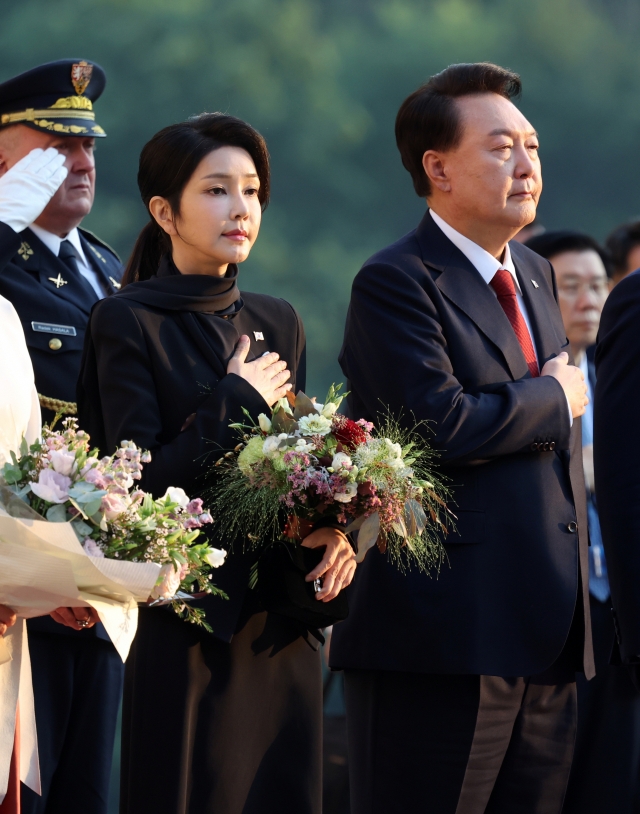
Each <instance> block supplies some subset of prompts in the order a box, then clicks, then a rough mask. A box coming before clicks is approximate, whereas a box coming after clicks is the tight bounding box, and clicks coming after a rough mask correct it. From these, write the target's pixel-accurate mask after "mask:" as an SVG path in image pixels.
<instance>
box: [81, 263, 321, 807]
mask: <svg viewBox="0 0 640 814" xmlns="http://www.w3.org/2000/svg"><path fill="white" fill-rule="evenodd" d="M237 273H238V272H237V268H236V267H235V266H230V267H229V271H228V272H227V276H226V277H224V278H212V277H207V276H200V275H181V274H179V272H177V270H176V269H175V266H174V265H173V263H172V262H171V261H170V260H169V259H166V258H165V260H163V262H162V264H161V266H160V269H159V271H158V275H157V276H156V277H153V278H152V279H151V280H148V281H146V282H142V283H134V284H132V285H130V286H127V287H126V288H124V289H123V290H122V291H121V292H120V293H119V294H116V295H115V296H114V297H111V298H110V299H108V300H103V301H101V302H99V303H98V304H97V305H96V306H95V308H94V310H93V313H92V316H91V321H90V325H89V330H88V331H87V341H86V345H85V353H84V358H83V364H82V371H81V375H80V381H79V385H78V403H79V414H80V422H81V425H82V427H83V428H84V429H86V430H87V431H88V432H89V433H90V434H91V440H92V444H95V445H97V446H99V447H100V449H101V450H102V451H104V452H110V451H112V450H113V449H114V448H115V446H116V445H117V443H118V442H119V441H120V440H121V439H125V438H126V439H131V440H133V441H135V443H136V444H138V445H139V446H141V447H144V448H148V449H150V450H151V452H152V461H151V463H150V464H148V465H147V466H146V467H145V469H144V473H143V480H142V483H141V487H142V488H143V489H146V490H148V491H150V492H152V493H153V494H154V495H155V496H160V495H162V494H164V492H165V490H166V488H167V487H168V486H178V487H182V488H183V489H184V490H185V491H186V492H187V494H188V495H189V496H190V497H197V496H199V495H200V494H201V493H202V491H203V489H204V487H205V480H204V473H205V472H206V470H207V468H208V467H210V466H211V465H212V464H213V462H214V461H215V460H216V459H217V457H219V454H220V452H219V450H220V449H221V448H222V449H229V448H230V447H232V446H234V445H235V443H236V440H237V439H236V438H235V436H234V433H233V431H231V430H229V427H228V425H229V423H231V422H233V421H238V420H241V419H242V417H243V416H242V408H243V407H245V408H246V409H248V410H249V411H250V412H251V413H252V415H253V416H254V417H257V415H258V413H260V412H267V410H268V407H267V404H266V403H265V401H264V400H263V398H262V396H261V395H260V394H259V393H258V392H257V391H256V390H255V389H254V388H253V387H252V386H251V385H249V384H248V383H247V382H246V381H245V380H244V379H242V378H240V377H239V376H236V375H234V374H227V373H226V367H227V363H228V361H229V359H230V357H231V356H232V354H233V351H234V348H235V345H236V343H237V341H238V338H239V337H240V336H241V335H242V334H247V335H248V336H249V337H250V338H251V351H250V354H249V356H248V360H249V361H251V359H253V358H257V357H258V356H261V355H262V354H263V353H264V352H265V351H267V350H269V351H276V352H277V353H279V354H280V357H281V358H282V359H284V360H286V362H287V365H288V368H289V370H291V371H292V382H293V385H294V389H295V390H298V389H302V388H304V377H305V370H304V364H305V339H304V330H303V327H302V323H301V321H300V318H299V317H298V315H297V314H296V312H295V311H294V310H293V308H292V307H291V306H290V305H289V304H288V303H287V302H285V301H284V300H280V299H276V298H274V297H269V296H266V295H262V294H248V293H244V292H243V293H242V294H240V292H239V290H238V288H237V284H236V283H237ZM213 542H214V544H215V545H217V546H218V547H225V548H229V541H224V540H215V541H213ZM238 548H239V547H238ZM254 556H255V555H254ZM250 564H251V555H250V554H249V553H243V552H242V550H232V551H231V552H230V554H229V556H228V557H227V561H226V562H225V564H224V566H223V567H222V568H220V569H219V570H217V571H215V572H214V580H215V582H216V584H217V585H219V586H220V587H221V588H223V589H224V590H225V591H226V592H227V593H228V595H229V600H228V601H225V600H221V599H218V598H215V597H206V598H205V599H203V600H200V605H201V607H203V608H204V610H205V612H206V615H207V619H208V621H209V623H210V624H211V626H212V627H213V629H214V635H211V634H209V633H207V632H205V631H203V629H202V628H197V627H195V626H194V625H190V624H188V623H186V622H183V621H181V620H180V619H178V618H177V617H176V616H175V614H173V612H172V611H170V610H167V609H161V608H149V609H142V610H141V612H140V619H139V627H138V634H137V636H136V639H135V642H134V645H133V648H132V651H131V654H130V656H129V659H128V661H127V665H126V676H125V698H124V707H123V741H122V782H121V807H120V811H121V814H144V812H151V811H153V812H154V814H272V813H273V814H275V813H276V812H277V813H278V814H287V812H290V814H319V812H320V811H321V727H322V699H321V695H322V692H321V674H320V661H319V653H318V652H317V650H316V649H314V647H313V646H312V645H311V644H310V643H309V641H308V640H307V639H306V638H305V637H304V636H301V635H300V634H299V632H298V630H296V629H294V628H292V627H291V625H290V623H289V622H288V621H287V620H285V619H284V618H283V617H277V616H274V615H272V614H267V613H265V612H263V611H262V610H261V608H260V605H259V603H258V601H257V598H256V597H255V595H254V593H253V592H252V591H250V590H249V589H248V587H247V583H248V571H249V567H250Z"/></svg>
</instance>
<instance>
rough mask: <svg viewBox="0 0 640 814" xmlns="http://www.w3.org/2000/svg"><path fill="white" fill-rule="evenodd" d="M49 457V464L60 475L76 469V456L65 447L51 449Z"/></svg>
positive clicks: (70, 472) (69, 473)
mask: <svg viewBox="0 0 640 814" xmlns="http://www.w3.org/2000/svg"><path fill="white" fill-rule="evenodd" d="M49 458H50V459H51V466H52V467H53V468H54V469H55V471H56V472H59V473H60V474H61V475H66V476H69V475H71V474H72V473H73V471H74V469H76V456H75V455H74V454H73V452H69V451H68V450H66V449H52V450H51V452H50V453H49Z"/></svg>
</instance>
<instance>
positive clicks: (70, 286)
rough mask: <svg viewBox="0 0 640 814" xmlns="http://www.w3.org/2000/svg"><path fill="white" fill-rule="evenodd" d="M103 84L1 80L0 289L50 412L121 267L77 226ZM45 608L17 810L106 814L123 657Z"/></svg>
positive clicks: (84, 68) (74, 613)
mask: <svg viewBox="0 0 640 814" xmlns="http://www.w3.org/2000/svg"><path fill="white" fill-rule="evenodd" d="M104 85H105V75H104V71H103V70H102V68H100V66H99V65H96V64H95V63H91V62H88V61H85V60H73V59H67V60H60V61H58V62H54V63H49V64H47V65H41V66H39V67H38V68H34V69H33V70H31V71H28V72H27V73H25V74H22V75H20V76H17V77H14V78H13V79H10V80H8V81H7V82H4V83H3V84H1V85H0V294H1V295H2V296H4V297H6V298H7V299H8V300H10V301H11V302H12V303H13V305H14V307H15V309H16V311H17V312H18V315H19V317H20V320H21V322H22V326H23V328H24V333H25V337H26V340H27V345H28V347H29V351H30V355H31V360H32V362H33V367H34V372H35V380H36V387H37V389H38V394H39V396H40V403H41V406H42V408H43V420H45V421H47V420H51V419H52V418H53V416H54V415H55V412H56V411H58V410H62V411H63V412H65V413H67V414H74V413H75V409H76V408H75V404H73V402H74V401H75V389H76V382H77V378H78V372H79V369H80V361H81V357H82V347H83V343H84V334H85V329H86V325H87V322H88V319H89V314H90V312H91V308H92V306H93V304H94V303H95V302H97V301H98V300H99V299H101V298H102V297H105V296H107V295H109V294H111V293H113V292H114V291H115V290H117V289H118V288H119V287H120V278H121V276H122V266H121V263H120V260H119V259H118V257H117V255H116V254H115V252H113V251H112V250H111V249H110V248H109V247H108V246H107V245H106V244H104V243H103V242H102V241H101V240H99V239H98V238H97V237H96V236H95V235H93V234H92V233H91V232H88V231H86V230H84V229H80V228H79V225H80V223H81V221H82V219H83V218H84V217H85V216H86V215H88V214H89V212H90V211H91V206H92V204H93V198H94V191H95V162H94V157H93V150H94V143H95V139H96V138H101V137H103V136H105V135H106V134H105V132H104V130H103V129H102V128H101V127H100V125H99V124H97V122H96V121H95V113H94V111H93V103H94V102H95V101H96V99H97V98H98V97H99V96H100V94H101V93H102V91H103V89H104ZM52 616H53V619H51V618H49V617H44V618H40V619H33V620H30V621H29V623H28V630H29V643H30V650H31V662H32V665H33V685H34V694H35V708H36V725H37V729H38V745H39V756H40V772H41V779H42V792H43V793H42V796H41V797H39V796H38V795H36V794H35V793H33V792H32V791H31V790H30V789H27V788H26V787H24V786H23V788H22V810H23V813H24V814H45V812H46V814H58V812H59V813H60V814H106V810H107V797H108V788H109V775H110V769H111V759H112V753H113V742H114V737H115V726H116V718H117V712H118V704H119V701H120V695H121V690H122V673H123V666H122V663H121V661H120V659H119V656H118V654H117V652H116V650H115V648H114V647H113V645H112V644H111V642H110V641H109V639H108V636H107V634H106V631H105V630H104V628H103V627H102V625H101V624H96V621H97V616H96V614H95V612H93V611H92V612H91V613H90V614H89V613H88V611H87V609H86V608H76V609H73V608H59V609H58V611H56V612H55V613H53V614H52ZM54 620H55V621H54Z"/></svg>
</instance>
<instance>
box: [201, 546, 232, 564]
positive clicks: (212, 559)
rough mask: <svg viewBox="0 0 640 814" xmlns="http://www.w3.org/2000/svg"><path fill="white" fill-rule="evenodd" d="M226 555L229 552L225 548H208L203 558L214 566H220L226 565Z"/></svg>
mask: <svg viewBox="0 0 640 814" xmlns="http://www.w3.org/2000/svg"><path fill="white" fill-rule="evenodd" d="M226 556H227V552H226V551H225V550H224V548H208V549H207V553H206V554H205V555H204V557H203V560H204V561H205V562H206V563H207V565H210V566H211V567H212V568H220V566H221V565H224V558H225V557H226Z"/></svg>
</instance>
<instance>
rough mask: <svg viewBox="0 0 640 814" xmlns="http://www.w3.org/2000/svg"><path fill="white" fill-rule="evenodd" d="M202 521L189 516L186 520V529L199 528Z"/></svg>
mask: <svg viewBox="0 0 640 814" xmlns="http://www.w3.org/2000/svg"><path fill="white" fill-rule="evenodd" d="M201 525H202V523H201V522H200V521H199V520H198V518H196V517H189V518H188V519H187V520H185V522H184V527H185V528H186V529H199V528H200V526H201Z"/></svg>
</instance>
